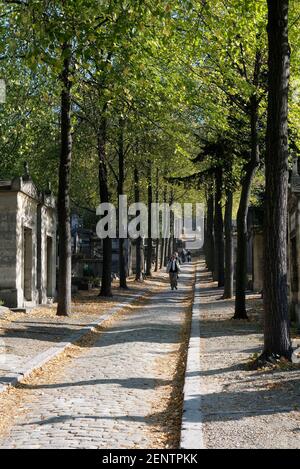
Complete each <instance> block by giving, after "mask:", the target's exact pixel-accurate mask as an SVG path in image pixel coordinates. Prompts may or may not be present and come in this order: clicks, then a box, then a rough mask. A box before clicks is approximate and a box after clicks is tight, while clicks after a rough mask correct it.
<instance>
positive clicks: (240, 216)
mask: <svg viewBox="0 0 300 469" xmlns="http://www.w3.org/2000/svg"><path fill="white" fill-rule="evenodd" d="M250 120H251V160H250V161H249V163H248V164H247V165H246V167H245V176H244V178H243V180H242V191H241V196H240V203H239V208H238V213H237V219H236V223H237V252H236V273H235V277H236V278H235V312H234V319H247V317H248V316H247V311H246V289H247V249H248V243H247V217H248V209H249V199H250V192H251V185H252V181H253V178H254V176H255V173H256V170H257V167H258V164H259V143H258V101H257V98H256V97H255V95H253V96H252V97H251V102H250Z"/></svg>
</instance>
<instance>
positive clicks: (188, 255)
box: [186, 251, 192, 262]
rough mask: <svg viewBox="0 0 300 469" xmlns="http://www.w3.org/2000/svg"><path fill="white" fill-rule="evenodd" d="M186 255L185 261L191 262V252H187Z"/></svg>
mask: <svg viewBox="0 0 300 469" xmlns="http://www.w3.org/2000/svg"><path fill="white" fill-rule="evenodd" d="M186 255H187V261H188V262H191V261H192V255H191V252H190V251H188V252H187V253H186Z"/></svg>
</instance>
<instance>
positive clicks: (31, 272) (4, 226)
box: [0, 165, 57, 309]
mask: <svg viewBox="0 0 300 469" xmlns="http://www.w3.org/2000/svg"><path fill="white" fill-rule="evenodd" d="M56 228H57V216H56V203H55V199H54V197H53V195H52V193H51V190H50V189H49V190H48V191H46V192H44V193H40V192H39V191H38V190H37V188H36V186H35V185H34V183H33V181H32V180H31V177H30V176H29V173H28V167H27V165H25V174H24V176H22V177H16V178H14V179H12V180H10V181H1V180H0V300H2V301H3V302H4V305H5V306H8V307H10V308H16V309H23V308H30V307H33V306H36V305H38V304H46V303H48V302H51V301H52V300H53V299H54V297H55V294H56V258H57V256H56Z"/></svg>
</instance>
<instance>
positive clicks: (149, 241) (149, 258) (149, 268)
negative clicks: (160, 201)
mask: <svg viewBox="0 0 300 469" xmlns="http://www.w3.org/2000/svg"><path fill="white" fill-rule="evenodd" d="M147 182H148V238H147V258H146V275H147V277H151V275H152V236H151V221H152V216H151V205H152V164H151V161H148V175H147Z"/></svg>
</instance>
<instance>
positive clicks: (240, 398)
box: [198, 265, 300, 449]
mask: <svg viewBox="0 0 300 469" xmlns="http://www.w3.org/2000/svg"><path fill="white" fill-rule="evenodd" d="M202 267H203V269H202V274H201V276H202V278H201V283H202V291H201V306H200V308H201V313H200V317H201V320H200V335H201V340H200V342H201V378H202V379H201V391H200V395H201V411H202V416H203V422H204V423H203V427H202V428H203V437H204V446H205V447H206V448H210V449H216V448H255V449H259V448H270V449H275V448H298V449H299V448H300V413H299V409H300V386H299V383H300V369H293V370H289V371H287V370H286V371H285V370H278V369H277V370H274V371H272V370H260V371H250V370H248V369H247V367H246V364H247V362H249V359H250V357H251V355H253V354H254V353H256V352H260V351H261V348H262V327H261V320H262V317H261V300H259V299H258V296H256V297H255V295H252V297H250V298H248V307H249V309H250V314H249V318H250V321H249V322H247V321H233V320H231V318H232V316H233V312H234V303H233V301H230V300H221V299H220V297H221V295H222V290H221V289H218V288H216V284H214V283H213V282H212V280H211V277H210V276H209V274H208V273H207V272H206V271H205V270H204V265H202ZM257 311H259V313H257ZM198 399H199V396H198Z"/></svg>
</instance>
